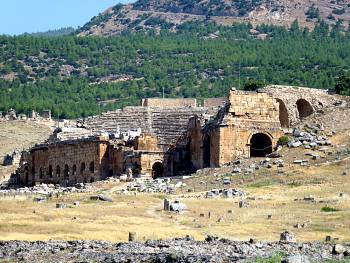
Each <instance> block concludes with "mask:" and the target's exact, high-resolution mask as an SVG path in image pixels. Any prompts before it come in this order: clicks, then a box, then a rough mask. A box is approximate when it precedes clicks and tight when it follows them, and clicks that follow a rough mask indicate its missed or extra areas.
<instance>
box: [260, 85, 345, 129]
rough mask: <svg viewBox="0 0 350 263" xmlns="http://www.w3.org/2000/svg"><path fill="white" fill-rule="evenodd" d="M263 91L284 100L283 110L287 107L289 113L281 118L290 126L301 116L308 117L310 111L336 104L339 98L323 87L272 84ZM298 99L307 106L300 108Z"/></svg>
mask: <svg viewBox="0 0 350 263" xmlns="http://www.w3.org/2000/svg"><path fill="white" fill-rule="evenodd" d="M262 91H265V92H267V93H268V94H270V95H272V96H274V97H275V98H276V99H278V101H282V102H283V103H282V107H281V110H282V111H283V109H284V108H285V110H286V113H287V114H285V116H284V117H282V116H281V118H282V119H285V120H286V121H285V122H286V123H288V124H289V125H288V126H291V125H294V124H295V123H297V122H298V121H299V120H300V117H306V116H307V115H308V114H309V113H313V112H315V111H319V110H322V109H323V108H325V107H330V106H332V105H334V103H335V102H336V101H337V100H338V99H337V98H336V97H335V96H332V95H329V94H328V93H327V91H326V90H322V89H311V88H305V87H294V86H281V85H271V86H267V87H265V88H263V89H262ZM298 101H299V102H301V103H302V104H304V105H305V107H304V108H303V107H299V109H298V105H297V102H298ZM283 104H284V105H283ZM308 104H309V105H310V106H311V108H310V109H308V107H306V106H308ZM284 126H286V125H284Z"/></svg>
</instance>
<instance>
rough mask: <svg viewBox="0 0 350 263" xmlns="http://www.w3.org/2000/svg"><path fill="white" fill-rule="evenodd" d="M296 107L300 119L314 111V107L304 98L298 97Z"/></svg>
mask: <svg viewBox="0 0 350 263" xmlns="http://www.w3.org/2000/svg"><path fill="white" fill-rule="evenodd" d="M297 109H298V113H299V118H300V119H304V118H306V117H308V116H310V115H311V114H313V113H314V109H313V108H312V106H311V104H310V102H308V101H307V100H304V99H299V100H298V101H297Z"/></svg>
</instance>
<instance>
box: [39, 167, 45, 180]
mask: <svg viewBox="0 0 350 263" xmlns="http://www.w3.org/2000/svg"><path fill="white" fill-rule="evenodd" d="M43 178H44V173H43V168H41V167H40V171H39V179H43Z"/></svg>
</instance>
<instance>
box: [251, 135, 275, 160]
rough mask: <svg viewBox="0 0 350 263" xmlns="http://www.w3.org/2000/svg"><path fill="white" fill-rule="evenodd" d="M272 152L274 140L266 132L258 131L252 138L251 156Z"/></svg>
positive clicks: (260, 155)
mask: <svg viewBox="0 0 350 263" xmlns="http://www.w3.org/2000/svg"><path fill="white" fill-rule="evenodd" d="M270 153H272V141H271V139H270V137H269V136H267V135H266V134H264V133H256V134H254V135H253V136H252V138H251V139H250V157H265V156H266V155H267V154H270Z"/></svg>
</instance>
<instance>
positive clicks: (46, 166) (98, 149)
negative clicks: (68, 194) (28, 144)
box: [19, 137, 109, 185]
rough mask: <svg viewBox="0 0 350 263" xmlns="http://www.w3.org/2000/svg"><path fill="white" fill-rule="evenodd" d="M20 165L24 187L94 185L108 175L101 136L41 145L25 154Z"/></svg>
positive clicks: (106, 151) (106, 146)
mask: <svg viewBox="0 0 350 263" xmlns="http://www.w3.org/2000/svg"><path fill="white" fill-rule="evenodd" d="M21 164H22V165H21V167H20V171H19V172H20V183H21V184H24V185H32V184H35V183H40V182H41V183H55V184H60V185H73V184H76V183H79V182H94V181H98V180H102V179H104V178H106V177H107V176H108V172H109V142H108V140H107V139H106V138H102V137H100V138H89V139H82V140H74V141H66V142H60V143H54V144H43V145H39V146H36V147H34V148H32V149H31V150H30V152H27V153H24V154H23V156H22V160H21Z"/></svg>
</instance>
